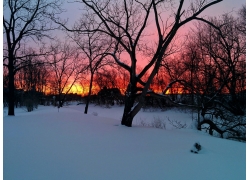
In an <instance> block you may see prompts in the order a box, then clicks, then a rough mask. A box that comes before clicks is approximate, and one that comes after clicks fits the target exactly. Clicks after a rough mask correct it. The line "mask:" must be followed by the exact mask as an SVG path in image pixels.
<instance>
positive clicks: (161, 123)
mask: <svg viewBox="0 0 250 180" xmlns="http://www.w3.org/2000/svg"><path fill="white" fill-rule="evenodd" d="M138 125H140V126H144V127H153V128H159V129H166V122H165V120H164V119H161V118H160V117H154V120H153V121H152V122H151V123H147V122H146V121H145V119H140V122H139V123H138Z"/></svg>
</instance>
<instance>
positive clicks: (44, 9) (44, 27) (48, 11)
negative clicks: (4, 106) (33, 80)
mask: <svg viewBox="0 0 250 180" xmlns="http://www.w3.org/2000/svg"><path fill="white" fill-rule="evenodd" d="M60 6H61V2H60V1H57V0H51V1H47V0H4V2H3V11H4V12H3V34H4V36H3V42H4V53H3V54H4V66H6V67H7V68H8V89H9V98H8V100H9V109H8V115H14V114H15V113H14V102H15V99H14V90H15V85H14V76H15V74H16V72H17V71H18V70H20V69H21V68H22V67H23V65H24V63H23V61H25V60H26V57H27V56H37V55H38V54H37V53H38V52H36V53H35V54H34V53H32V54H28V53H27V52H25V51H26V49H27V48H26V47H25V46H27V42H28V41H35V42H40V41H41V40H42V38H44V37H49V32H50V31H52V30H54V29H55V28H56V27H55V26H53V25H52V22H51V21H50V18H51V17H52V16H54V15H55V14H58V13H60V12H61V11H62V10H61V9H60ZM41 53H42V52H41ZM41 53H40V52H39V54H41Z"/></svg>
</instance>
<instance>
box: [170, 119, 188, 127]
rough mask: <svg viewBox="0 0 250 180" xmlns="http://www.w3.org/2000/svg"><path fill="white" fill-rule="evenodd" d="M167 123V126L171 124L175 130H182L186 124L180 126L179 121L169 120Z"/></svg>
mask: <svg viewBox="0 0 250 180" xmlns="http://www.w3.org/2000/svg"><path fill="white" fill-rule="evenodd" d="M168 121H169V124H171V125H172V126H174V127H175V128H177V129H182V128H186V127H187V124H186V123H184V124H182V123H181V122H180V121H176V120H170V119H169V118H168Z"/></svg>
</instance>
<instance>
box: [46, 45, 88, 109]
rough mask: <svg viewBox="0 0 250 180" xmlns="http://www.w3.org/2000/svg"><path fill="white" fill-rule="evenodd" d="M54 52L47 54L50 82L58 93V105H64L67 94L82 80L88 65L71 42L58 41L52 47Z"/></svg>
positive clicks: (51, 49)
mask: <svg viewBox="0 0 250 180" xmlns="http://www.w3.org/2000/svg"><path fill="white" fill-rule="evenodd" d="M50 51H51V52H52V53H51V54H50V55H48V56H46V59H47V61H48V63H49V64H50V65H49V66H48V68H50V72H51V74H50V84H51V86H52V87H53V88H55V90H56V94H57V95H58V103H59V104H58V106H59V107H62V106H63V104H64V101H65V97H66V95H67V94H68V93H69V92H70V90H71V88H72V87H73V86H74V85H75V83H76V82H77V81H78V80H80V78H81V75H82V72H83V71H84V70H86V67H85V66H84V65H83V64H82V63H81V61H80V60H79V59H80V57H79V52H77V49H76V48H75V47H72V46H71V45H70V44H69V43H66V42H65V43H61V42H57V43H55V44H53V45H51V47H50Z"/></svg>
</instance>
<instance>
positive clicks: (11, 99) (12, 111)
mask: <svg viewBox="0 0 250 180" xmlns="http://www.w3.org/2000/svg"><path fill="white" fill-rule="evenodd" d="M10 58H12V57H10ZM8 70H9V84H8V88H9V94H8V98H9V106H8V115H9V116H14V115H15V84H14V76H15V73H14V66H13V60H9V65H8Z"/></svg>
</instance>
